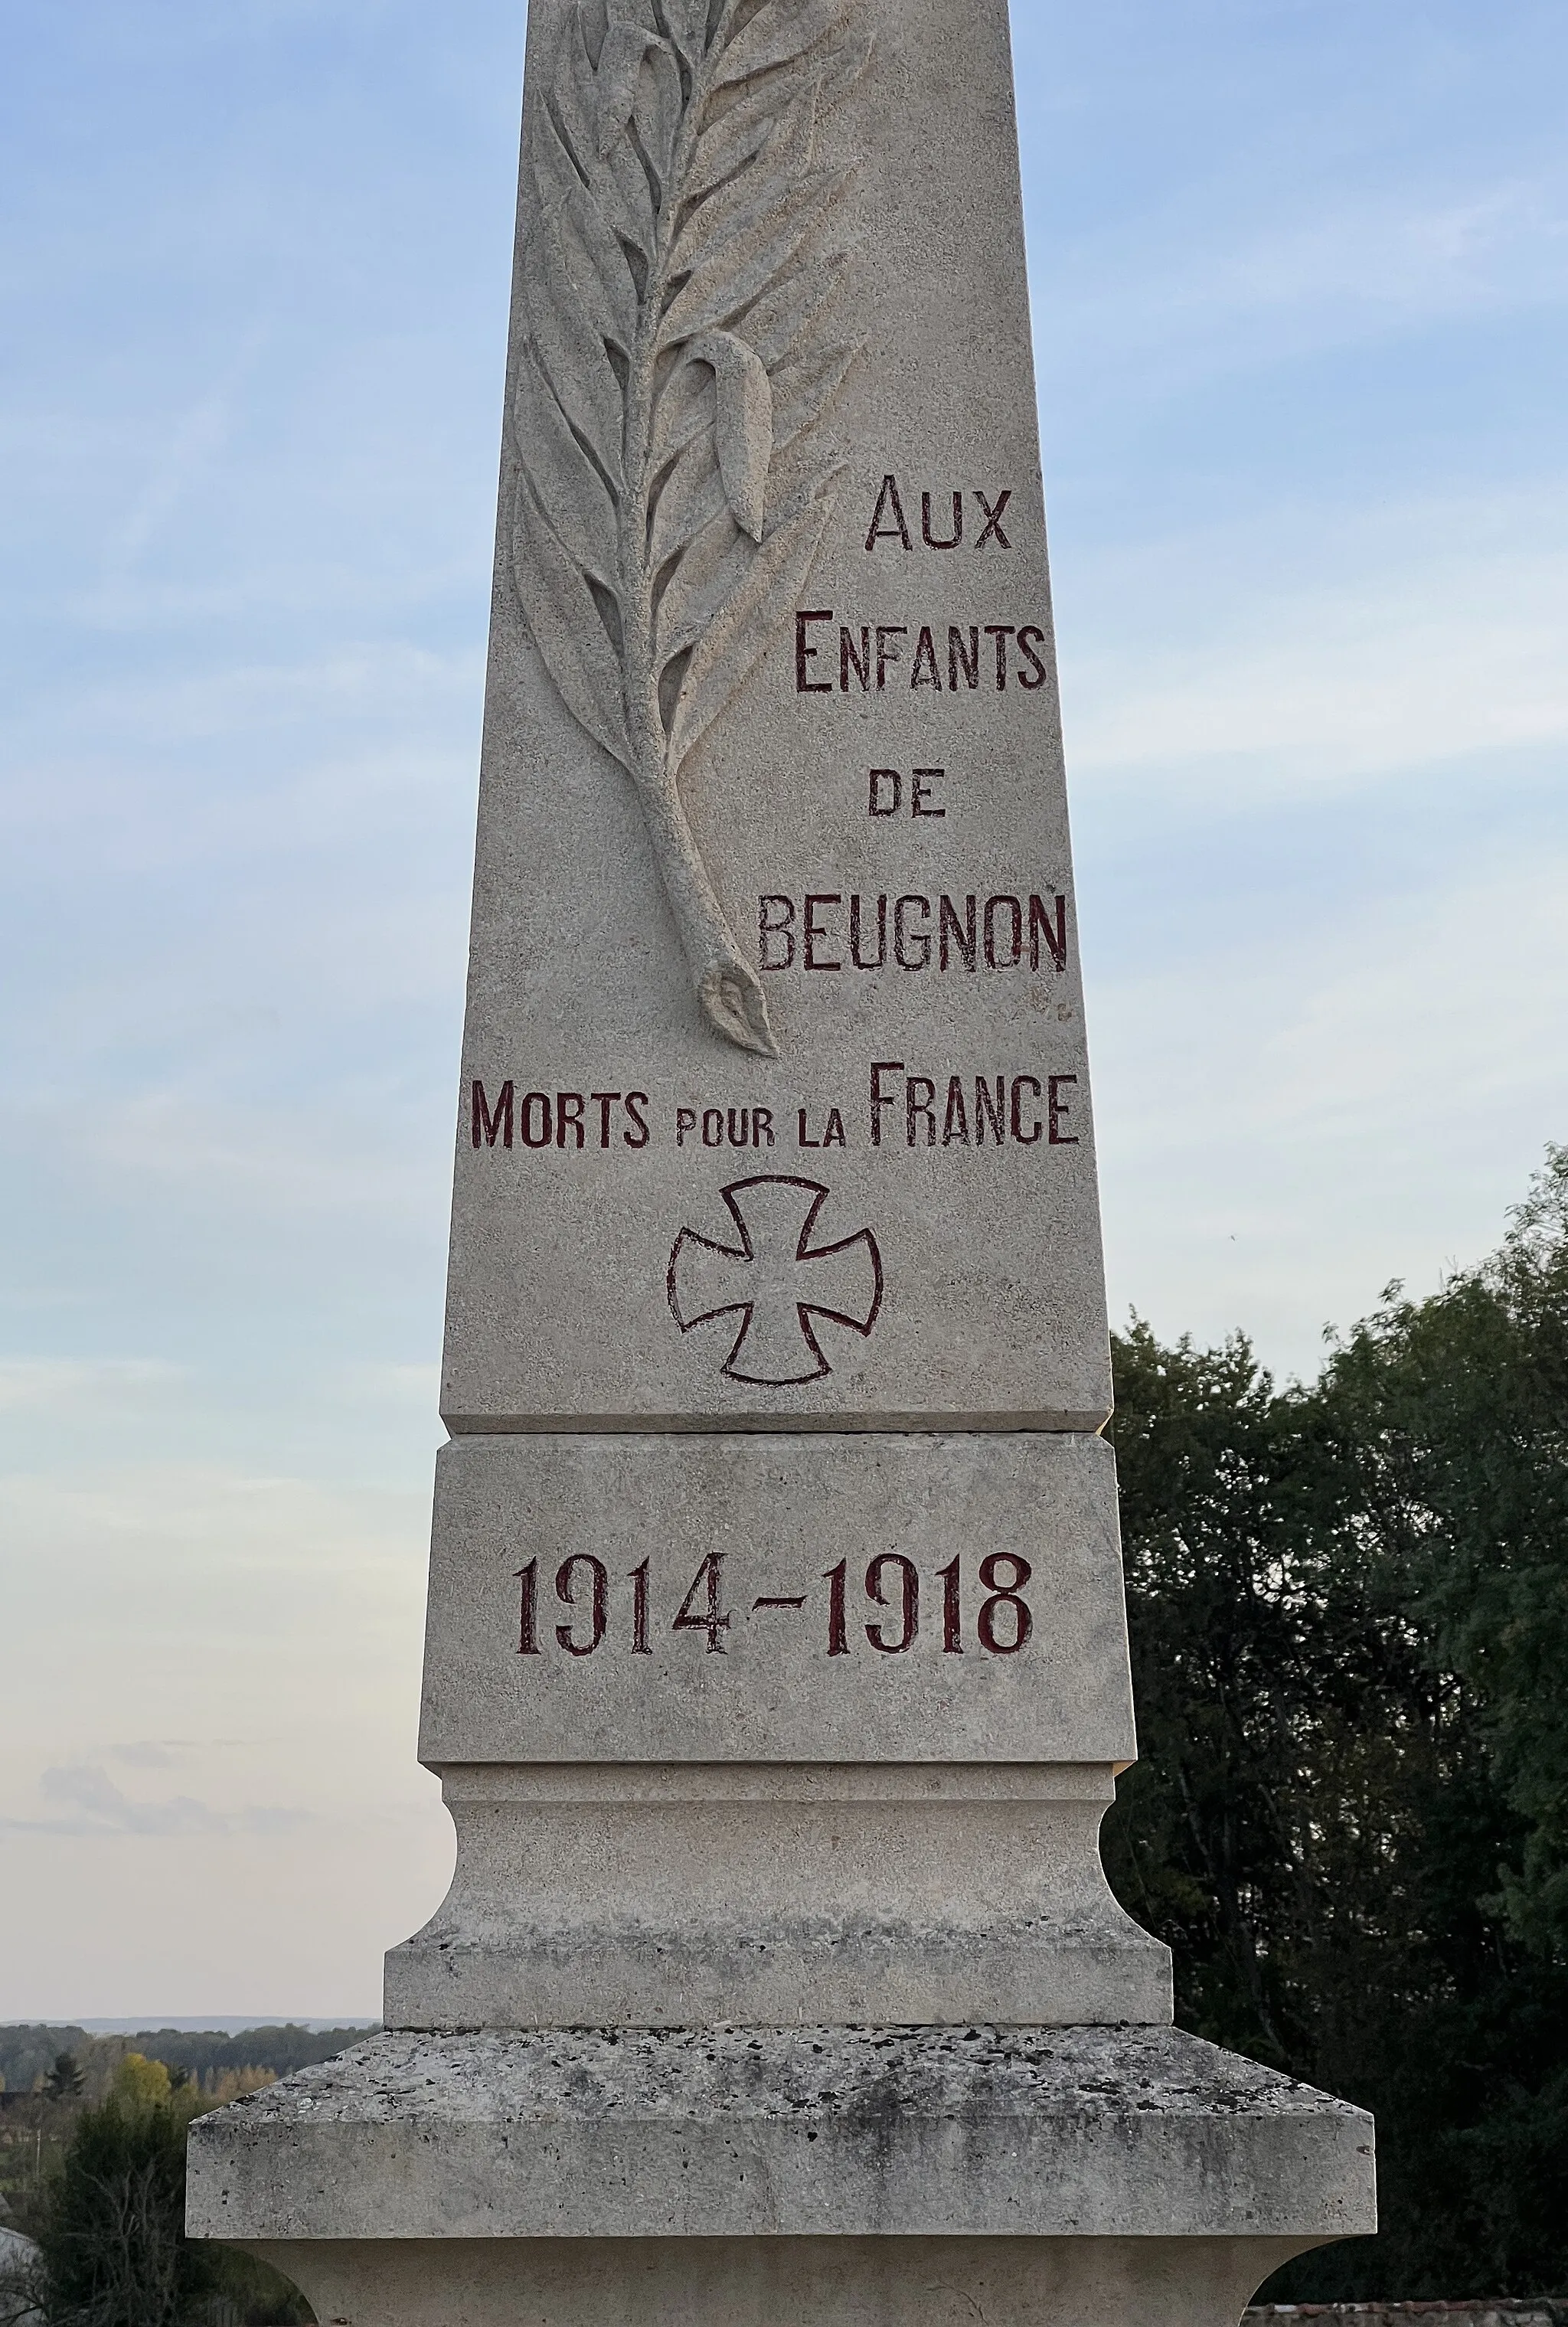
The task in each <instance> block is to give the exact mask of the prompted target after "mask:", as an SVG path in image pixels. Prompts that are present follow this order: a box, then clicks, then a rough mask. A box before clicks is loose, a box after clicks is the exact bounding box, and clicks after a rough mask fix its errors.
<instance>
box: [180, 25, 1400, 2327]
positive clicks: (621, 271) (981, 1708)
mask: <svg viewBox="0 0 1568 2327" xmlns="http://www.w3.org/2000/svg"><path fill="white" fill-rule="evenodd" d="M1110 1400H1111V1391H1110V1375H1109V1360H1108V1346H1107V1332H1106V1312H1105V1296H1104V1287H1103V1281H1102V1272H1101V1254H1100V1231H1099V1218H1098V1206H1097V1191H1096V1178H1095V1160H1094V1142H1093V1116H1092V1109H1091V1106H1090V1096H1089V1082H1088V1070H1087V1052H1086V1048H1085V1038H1084V1018H1083V1006H1082V995H1081V989H1080V984H1079V972H1078V932H1077V928H1076V923H1075V918H1074V908H1073V888H1072V875H1071V868H1070V863H1069V837H1068V822H1067V806H1066V795H1065V790H1064V782H1063V772H1062V761H1061V746H1060V735H1059V719H1058V711H1057V700H1056V681H1055V666H1054V660H1053V653H1052V643H1051V623H1050V603H1049V598H1048V592H1047V581H1046V559H1045V534H1044V518H1043V509H1042V499H1041V477H1040V465H1039V449H1038V439H1037V434H1036V422H1035V407H1034V387H1033V375H1032V367H1031V352H1030V335H1029V317H1028V304H1027V294H1026V288H1025V278H1024V259H1023V240H1022V213H1021V208H1020V200H1019V187H1018V152H1017V140H1016V131H1015V126H1014V120H1013V85H1012V71H1011V63H1010V57H1009V49H1008V23H1007V12H1006V6H1005V0H970V5H968V6H966V7H965V8H964V9H962V10H955V9H954V8H952V7H951V6H950V5H947V0H532V6H531V9H530V13H529V25H528V48H527V83H526V97H525V107H524V138H523V164H522V173H521V195H520V202H519V224H518V257H517V270H516V279H515V289H514V297H513V308H512V328H511V343H510V352H509V370H508V379H507V393H506V426H505V443H504V453H503V460H502V472H501V487H500V519H499V540H498V547H497V558H496V571H495V590H494V602H493V614H492V621H491V631H490V672H489V680H488V687H487V696H486V725H485V741H484V756H483V775H482V786H481V805H480V823H479V846H478V859H477V870H476V874H475V893H474V917H473V932H472V949H471V977H470V986H469V1001H468V1016H467V1030H466V1035H465V1050H464V1059H463V1067H462V1104H461V1120H460V1125H459V1133H458V1144H457V1164H456V1191H455V1198H454V1203H453V1237H452V1256H451V1273H450V1287H449V1301H448V1314H447V1328H446V1349H445V1363H444V1375H443V1400H442V1411H443V1416H444V1418H445V1420H446V1423H447V1425H448V1427H449V1429H450V1431H451V1434H452V1438H451V1443H450V1444H448V1445H447V1446H446V1447H445V1448H444V1450H443V1453H442V1455H441V1457H440V1460H439V1464H438V1477H437V1484H436V1496H435V1515H434V1540H433V1548H432V1553H431V1575H430V1600H429V1619H428V1629H427V1635H426V1648H425V1698H424V1709H423V1726H422V1732H421V1745H420V1752H421V1757H422V1759H423V1760H424V1761H425V1762H426V1763H427V1765H428V1766H429V1767H430V1768H432V1769H433V1770H435V1771H439V1773H440V1775H441V1778H442V1781H443V1788H444V1792H445V1799H446V1801H447V1803H448V1806H449V1807H450V1809H451V1812H452V1815H453V1819H454V1821H455V1824H456V1827H457V1837H458V1858H457V1871H456V1874H455V1876H454V1879H453V1886H452V1890H451V1892H450V1894H449V1896H448V1898H447V1900H446V1902H445V1903H444V1904H443V1906H442V1907H441V1908H440V1910H439V1911H438V1912H437V1913H436V1914H435V1915H434V1918H433V1920H431V1922H430V1923H429V1924H428V1925H427V1926H426V1927H425V1930H422V1931H420V1932H418V1933H417V1934H416V1935H415V1937H414V1938H413V1939H410V1940H408V1941H407V1942H406V1945H404V1946H402V1947H399V1948H396V1949H393V1951H392V1953H391V1954H390V1955H389V1957H388V1958H387V1991H386V1998H387V2000H386V2020H387V2033H385V2034H383V2035H380V2036H377V2037H375V2038H373V2039H371V2040H370V2041H369V2042H367V2043H365V2044H363V2045H360V2046H359V2047H357V2048H356V2049H355V2050H354V2051H351V2052H350V2053H348V2054H346V2055H344V2056H343V2057H342V2058H341V2060H338V2061H332V2062H329V2063H326V2064H324V2065H323V2066H322V2067H320V2068H318V2069H313V2070H305V2071H304V2072H303V2074H302V2075H300V2076H298V2077H294V2078H292V2079H288V2080H286V2081H285V2083H283V2084H280V2085H278V2086H276V2087H275V2088H274V2089H271V2090H270V2091H268V2092H267V2093H266V2094H261V2095H257V2096H256V2097H254V2098H250V2099H248V2100H246V2101H243V2102H240V2103H237V2104H236V2105H235V2106H234V2107H232V2108H229V2109H227V2110H224V2111H221V2112H219V2113H218V2114H217V2115H215V2116H212V2117H205V2118H202V2119H201V2120H200V2121H199V2122H198V2124H197V2125H196V2126H195V2127H194V2129H193V2133H192V2136H191V2201H190V2205H191V2215H190V2219H191V2228H192V2230H193V2231H194V2232H196V2233H197V2234H199V2235H201V2236H205V2237H213V2238H226V2239H230V2240H235V2241H238V2242H239V2243H241V2244H243V2245H244V2246H246V2247H247V2248H249V2249H250V2250H251V2251H252V2252H254V2253H257V2254H260V2255H264V2256H266V2257H268V2258H270V2259H271V2260H273V2261H274V2262H275V2263H276V2264H277V2265H278V2266H280V2267H281V2268H282V2269H283V2270H284V2271H285V2272H286V2273H287V2274H288V2276H291V2277H292V2278H294V2280H296V2281H297V2282H298V2284H299V2285H301V2286H302V2287H303V2289H304V2290H305V2292H306V2294H308V2295H309V2296H310V2298H311V2300H312V2301H313V2304H314V2305H315V2308H316V2312H317V2315H318V2317H319V2319H320V2320H321V2321H322V2322H323V2327H325V2322H329V2321H331V2322H332V2327H383V2323H384V2322H385V2327H391V2323H392V2322H420V2327H452V2322H458V2321H462V2322H491V2321H494V2322H500V2321H503V2320H505V2321H507V2322H512V2321H517V2322H522V2321H527V2322H548V2327H589V2322H594V2327H600V2322H613V2323H614V2327H632V2322H644V2321H649V2320H654V2321H658V2320H669V2321H677V2320H678V2321H680V2322H683V2327H688V2323H689V2327H720V2322H726V2323H727V2322H745V2327H753V2322H755V2327H761V2322H765V2321H771V2320H774V2319H789V2320H790V2321H792V2322H801V2327H826V2322H852V2321H853V2322H861V2321H872V2320H876V2321H882V2320H886V2321H888V2322H891V2321H893V2320H897V2321H899V2322H916V2323H917V2327H927V2322H929V2327H937V2322H942V2327H947V2322H959V2321H971V2320H981V2319H984V2320H987V2321H991V2322H1041V2327H1043V2322H1053V2327H1121V2322H1129V2327H1130V2322H1141V2327H1155V2322H1159V2327H1219V2322H1234V2321H1235V2320H1237V2318H1238V2317H1239V2314H1240V2312H1241V2309H1242V2307H1243V2305H1244V2304H1245V2302H1246V2298H1247V2296H1248V2294H1250V2293H1251V2292H1252V2290H1253V2289H1254V2287H1255V2285H1257V2284H1258V2283H1259V2282H1260V2281H1261V2280H1262V2279H1263V2278H1264V2277H1265V2276H1266V2275H1267V2274H1268V2272H1269V2271H1271V2270H1272V2269H1274V2267H1275V2266H1277V2265H1278V2264H1279V2263H1280V2262H1282V2261H1283V2260H1284V2259H1285V2258H1286V2257H1288V2256H1290V2255H1292V2254H1293V2253H1296V2252H1298V2251H1300V2250H1301V2249H1302V2248H1305V2247H1309V2246H1311V2245H1314V2244H1316V2243H1319V2242H1321V2240H1323V2239H1325V2238H1334V2237H1338V2236H1342V2235H1344V2234H1346V2233H1348V2232H1357V2231H1363V2230H1366V2229H1370V2228H1371V2227H1372V2220H1373V2217H1372V2162H1371V2161H1372V2152H1371V2126H1370V2123H1369V2121H1368V2120H1367V2118H1366V2117H1364V2116H1362V2115H1361V2114H1359V2113H1358V2112H1357V2111H1355V2110H1353V2109H1350V2108H1348V2107H1345V2106H1343V2105H1342V2104H1340V2103H1339V2102H1336V2101H1333V2100H1330V2099H1329V2098H1325V2097H1324V2096H1322V2095H1321V2094H1318V2093H1314V2092H1311V2091H1310V2090H1307V2089H1304V2088H1302V2087H1301V2086H1299V2085H1296V2084H1294V2083H1293V2082H1291V2081H1290V2080H1289V2079H1285V2078H1283V2077H1280V2076H1277V2075H1275V2074H1273V2073H1272V2072H1270V2071H1267V2070H1262V2069H1259V2068H1257V2067H1255V2066H1254V2065H1253V2064H1251V2063H1249V2062H1246V2061H1239V2060H1237V2059H1234V2058H1232V2057H1230V2056H1228V2055H1226V2054H1223V2053H1221V2052H1218V2051H1216V2050H1214V2048H1212V2047H1211V2046H1209V2045H1206V2044H1204V2043H1201V2042H1198V2041H1197V2040H1196V2039H1193V2038H1191V2037H1189V2036H1186V2035H1183V2034H1181V2033H1178V2032H1177V2031H1175V2030H1174V2029H1173V2028H1172V2026H1171V1983H1170V1964H1169V1958H1168V1955H1167V1952H1166V1950H1165V1949H1164V1948H1163V1947H1162V1946H1160V1945H1158V1944H1157V1943H1156V1942H1155V1941H1153V1939H1150V1938H1149V1937H1148V1936H1147V1935H1146V1934H1145V1933H1143V1931H1141V1930H1138V1929H1137V1928H1136V1926H1135V1925H1134V1924H1133V1923H1132V1922H1131V1921H1130V1920H1129V1919H1128V1918H1127V1916H1126V1915H1125V1914H1124V1913H1123V1912H1122V1911H1121V1909H1120V1908H1119V1907H1118V1906H1117V1904H1116V1903H1115V1900H1114V1899H1113V1897H1112V1896H1111V1893H1110V1892H1109V1890H1108V1888H1107V1886H1106V1882H1105V1879H1104V1876H1103V1874H1102V1873H1101V1870H1100V1864H1099V1859H1098V1854H1097V1827H1098V1824H1099V1820H1100V1818H1101V1816H1102V1814H1103V1812H1104V1810H1105V1808H1106V1804H1107V1803H1108V1802H1109V1801H1110V1800H1111V1799H1112V1798H1113V1790H1114V1781H1115V1773H1116V1771H1118V1770H1119V1769H1122V1768H1125V1765H1126V1764H1127V1763H1128V1762H1130V1761H1131V1760H1132V1758H1133V1756H1134V1750H1135V1748H1134V1728H1133V1706H1132V1700H1131V1690H1130V1685H1129V1676H1128V1663H1127V1650H1126V1638H1125V1617H1124V1610H1123V1596H1122V1581H1121V1570H1120V1565H1119V1555H1118V1545H1117V1530H1116V1499H1115V1466H1114V1461H1113V1456H1112V1453H1111V1450H1110V1448H1109V1446H1108V1445H1107V1444H1106V1442H1105V1441H1104V1440H1103V1439H1102V1438H1101V1437H1099V1436H1098V1435H1097V1433H1098V1432H1099V1430H1100V1428H1101V1427H1102V1425H1103V1424H1104V1423H1105V1421H1106V1416H1107V1414H1108V1412H1109V1409H1110Z"/></svg>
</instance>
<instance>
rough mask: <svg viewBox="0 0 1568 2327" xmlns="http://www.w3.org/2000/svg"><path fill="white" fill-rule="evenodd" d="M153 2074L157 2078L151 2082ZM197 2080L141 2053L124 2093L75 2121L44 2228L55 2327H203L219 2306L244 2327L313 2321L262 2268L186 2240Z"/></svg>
mask: <svg viewBox="0 0 1568 2327" xmlns="http://www.w3.org/2000/svg"><path fill="white" fill-rule="evenodd" d="M154 2071H155V2073H154ZM201 2106H202V2104H201V2096H200V2093H199V2090H198V2089H197V2088H196V2087H195V2085H194V2084H193V2083H191V2082H190V2081H189V2080H188V2081H187V2083H186V2085H185V2086H184V2087H183V2088H182V2089H181V2090H180V2091H178V2092H176V2091H174V2090H173V2088H172V2080H171V2079H170V2076H169V2072H168V2070H167V2069H166V2068H165V2067H164V2065H163V2063H162V2062H161V2061H147V2060H145V2059H143V2058H142V2057H141V2056H140V2055H139V2054H135V2053H133V2054H132V2055H130V2056H129V2058H127V2059H126V2061H122V2063H121V2064H120V2068H119V2070H118V2071H117V2077H116V2089H115V2091H114V2092H113V2093H112V2094H111V2095H110V2097H109V2098H108V2099H107V2101H105V2102H103V2103H102V2105H101V2106H100V2107H96V2108H91V2107H89V2108H85V2109H83V2110H82V2111H81V2113H80V2115H79V2117H78V2118H77V2121H76V2126H75V2130H74V2132H73V2133H72V2135H71V2138H70V2142H69V2144H68V2145H67V2146H66V2150H65V2155H64V2159H63V2162H62V2164H61V2170H60V2173H59V2174H58V2175H57V2177H56V2178H55V2180H54V2182H53V2183H52V2184H51V2188H50V2191H49V2193H48V2201H47V2204H46V2206H45V2208H44V2210H43V2214H42V2220H40V2222H39V2224H38V2226H37V2235H38V2242H39V2245H40V2248H42V2284H41V2285H40V2287H39V2289H38V2296H39V2299H40V2301H41V2304H42V2311H43V2315H44V2319H45V2321H46V2322H47V2327H187V2322H191V2327H200V2322H202V2321H203V2320H204V2319H208V2318H210V2317H211V2316H212V2315H213V2305H214V2303H215V2299H222V2300H223V2302H224V2304H225V2308H226V2310H227V2312H228V2315H229V2316H230V2317H236V2318H238V2320H240V2321H242V2322H245V2327H285V2322H298V2321H308V2320H309V2318H310V2315H311V2314H310V2312H309V2309H308V2307H307V2305H306V2304H304V2302H303V2299H302V2297H301V2296H300V2295H299V2294H296V2292H295V2291H294V2288H292V2287H290V2286H289V2285H287V2284H286V2283H285V2281H284V2280H283V2279H281V2278H279V2277H278V2276H277V2275H276V2274H275V2272H273V2271H270V2270H268V2269H266V2267H265V2266H263V2265H262V2264H260V2263H257V2262H253V2261H251V2260H250V2259H249V2257H246V2256H243V2255H236V2254H231V2253H230V2252H229V2251H228V2250H227V2249H225V2248H220V2247H215V2246H212V2245H210V2244H206V2243H203V2242H201V2241H199V2240H191V2239H188V2238H186V2236H185V2135H186V2132H187V2130H188V2128H189V2126H190V2124H191V2118H192V2117H195V2116H197V2115H198V2114H199V2113H200V2111H201Z"/></svg>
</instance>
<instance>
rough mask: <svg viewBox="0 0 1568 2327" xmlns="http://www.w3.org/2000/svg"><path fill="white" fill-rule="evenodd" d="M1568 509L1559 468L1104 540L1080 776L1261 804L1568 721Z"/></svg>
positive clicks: (1077, 723)
mask: <svg viewBox="0 0 1568 2327" xmlns="http://www.w3.org/2000/svg"><path fill="white" fill-rule="evenodd" d="M1564 518H1568V486H1565V484H1564V481H1563V480H1562V479H1560V478H1555V477H1554V478H1547V479H1543V480H1541V481H1539V482H1538V483H1537V485H1536V486H1535V488H1534V490H1533V492H1532V493H1531V495H1530V496H1529V499H1528V502H1527V503H1526V497H1524V496H1521V495H1516V494H1513V493H1508V494H1504V495H1498V496H1497V497H1495V498H1491V499H1470V500H1447V501H1434V500H1423V501H1419V502H1414V503H1405V504H1404V505H1395V506H1392V507H1386V508H1384V509H1380V510H1378V511H1377V512H1376V514H1375V515H1373V516H1370V517H1365V518H1363V517H1361V516H1358V515H1356V514H1352V513H1350V512H1347V511H1339V512H1336V513H1333V514H1331V515H1329V516H1326V517H1325V516H1315V517H1312V518H1311V519H1300V518H1298V516H1297V514H1296V513H1295V512H1285V511H1280V510H1277V509H1276V510H1273V511H1270V512H1268V513H1267V514H1266V517H1265V518H1263V519H1260V520H1258V521H1255V522H1254V524H1253V525H1252V526H1250V527H1249V528H1247V529H1246V534H1245V537H1244V536H1243V535H1242V534H1241V533H1240V532H1239V531H1235V532H1228V533H1227V532H1226V531H1223V530H1221V529H1218V528H1217V529H1215V530H1214V531H1213V532H1211V533H1207V534H1198V533H1195V534H1192V535H1190V536H1188V537H1184V538H1180V539H1173V540H1168V541H1165V542H1163V543H1161V544H1159V545H1157V546H1155V547H1140V548H1139V549H1138V550H1137V551H1136V552H1135V553H1130V554H1128V555H1126V556H1117V555H1115V553H1106V554H1105V555H1102V556H1101V557H1100V558H1099V559H1097V561H1095V562H1094V564H1093V565H1087V564H1086V565H1085V566H1084V567H1083V568H1081V569H1079V570H1078V572H1077V573H1076V574H1075V576H1074V593H1071V594H1072V595H1073V596H1075V597H1076V610H1075V611H1074V612H1073V613H1072V616H1071V618H1070V620H1069V621H1068V622H1067V623H1066V624H1064V631H1065V638H1064V650H1063V670H1064V696H1065V701H1066V716H1067V725H1068V752H1069V770H1070V771H1071V773H1072V775H1073V777H1074V778H1075V779H1078V780H1082V779H1085V778H1088V779H1091V780H1106V779H1110V780H1117V781H1134V782H1138V783H1148V782H1150V781H1151V780H1157V781H1158V782H1159V784H1160V785H1161V787H1162V790H1176V791H1179V792H1181V794H1183V795H1202V796H1205V797H1209V798H1237V797H1238V796H1239V797H1241V798H1244V799H1245V800H1246V803H1247V805H1249V806H1256V805H1258V804H1260V803H1266V802H1269V801H1271V800H1276V799H1282V798H1284V797H1288V796H1291V795H1296V794H1301V793H1304V792H1308V791H1311V792H1322V791H1323V790H1326V789H1329V788H1331V787H1334V786H1341V787H1343V786H1347V785H1349V784H1352V783H1354V782H1357V781H1358V780H1361V779H1363V778H1366V777H1368V776H1372V777H1382V776H1386V775H1388V774H1391V773H1393V772H1395V771H1399V770H1403V769H1408V768H1414V767H1416V766H1418V765H1421V764H1423V763H1425V764H1435V763H1442V762H1451V761H1454V760H1457V759H1459V758H1461V757H1463V756H1465V755H1466V754H1470V753H1474V752H1482V751H1497V750H1506V751H1514V750H1519V749H1530V748H1537V747H1539V746H1541V745H1543V744H1562V743H1565V742H1568V662H1565V660H1564V658H1563V643H1562V642H1563V633H1564V631H1565V629H1568V552H1565V551H1564V550H1563V548H1562V547H1561V540H1562V533H1561V525H1562V522H1563V519H1564ZM1554 534H1555V536H1556V538H1555V539H1553V538H1552V536H1553V535H1554ZM1287 559H1288V560H1289V564H1288V568H1287V570H1288V573H1289V579H1287V580H1281V579H1280V578H1279V571H1280V565H1281V563H1282V561H1283V560H1287ZM1113 605H1114V607H1115V611H1113ZM1198 606H1200V607H1201V608H1202V609H1203V612H1202V615H1201V617H1199V616H1196V615H1195V613H1194V611H1193V610H1194V608H1195V607H1198ZM1199 620H1200V621H1201V624H1202V627H1201V628H1200V629H1199V628H1197V627H1195V625H1196V623H1197V622H1198V621H1199ZM1080 638H1081V639H1082V640H1083V643H1082V645H1079V644H1078V640H1079V639H1080ZM1108 639H1115V640H1116V644H1115V648H1114V649H1111V648H1107V646H1106V643H1105V642H1106V640H1108Z"/></svg>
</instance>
